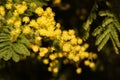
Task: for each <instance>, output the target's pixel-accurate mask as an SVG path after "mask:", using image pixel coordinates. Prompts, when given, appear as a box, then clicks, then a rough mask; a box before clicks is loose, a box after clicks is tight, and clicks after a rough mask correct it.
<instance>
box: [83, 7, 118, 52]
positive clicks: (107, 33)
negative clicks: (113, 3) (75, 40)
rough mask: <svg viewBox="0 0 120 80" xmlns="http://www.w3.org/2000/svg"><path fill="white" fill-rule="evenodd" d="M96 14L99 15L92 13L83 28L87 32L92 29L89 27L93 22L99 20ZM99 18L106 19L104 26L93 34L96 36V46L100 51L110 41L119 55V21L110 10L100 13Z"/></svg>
mask: <svg viewBox="0 0 120 80" xmlns="http://www.w3.org/2000/svg"><path fill="white" fill-rule="evenodd" d="M93 9H94V7H93ZM94 11H95V10H94ZM95 14H96V15H97V13H91V14H90V16H89V17H88V19H87V21H86V22H85V23H84V24H85V25H83V27H84V29H85V30H89V29H90V28H89V27H88V26H90V25H91V24H92V23H93V20H95V19H97V18H95V17H96V16H95ZM97 16H99V17H103V18H104V19H103V20H102V24H101V25H99V26H98V27H96V28H95V29H94V31H93V32H92V35H93V36H96V41H95V45H97V46H98V51H100V50H101V49H102V48H103V47H104V46H105V44H106V43H107V42H108V40H109V39H110V40H111V41H112V43H113V47H114V49H115V52H116V53H117V54H118V53H119V49H120V40H119V34H118V32H120V23H119V21H118V19H117V18H116V16H115V15H114V14H113V13H112V12H111V11H110V10H103V11H99V12H98V15H97ZM90 17H92V18H90ZM88 22H89V23H88ZM86 25H87V26H86ZM88 34H89V32H88ZM87 37H88V36H87Z"/></svg>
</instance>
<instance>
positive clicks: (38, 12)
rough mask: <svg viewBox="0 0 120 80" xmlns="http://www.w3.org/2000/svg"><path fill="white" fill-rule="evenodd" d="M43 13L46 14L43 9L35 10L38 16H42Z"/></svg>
mask: <svg viewBox="0 0 120 80" xmlns="http://www.w3.org/2000/svg"><path fill="white" fill-rule="evenodd" d="M43 12H44V10H43V8H41V7H38V8H36V10H35V13H36V14H37V15H38V16H41V15H42V14H43Z"/></svg>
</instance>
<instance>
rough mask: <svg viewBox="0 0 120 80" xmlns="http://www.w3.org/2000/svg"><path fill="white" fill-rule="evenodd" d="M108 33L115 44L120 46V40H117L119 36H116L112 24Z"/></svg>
mask: <svg viewBox="0 0 120 80" xmlns="http://www.w3.org/2000/svg"><path fill="white" fill-rule="evenodd" d="M110 35H111V36H112V38H113V40H114V42H115V44H116V46H118V47H119V48H120V41H119V37H118V34H117V30H116V29H115V27H114V25H113V26H111V32H110Z"/></svg>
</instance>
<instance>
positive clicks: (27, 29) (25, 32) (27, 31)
mask: <svg viewBox="0 0 120 80" xmlns="http://www.w3.org/2000/svg"><path fill="white" fill-rule="evenodd" d="M30 31H31V28H30V27H29V26H25V27H24V28H23V33H24V34H29V33H30Z"/></svg>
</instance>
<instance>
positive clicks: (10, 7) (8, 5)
mask: <svg viewBox="0 0 120 80" xmlns="http://www.w3.org/2000/svg"><path fill="white" fill-rule="evenodd" d="M12 5H13V4H12V3H10V2H9V3H7V4H6V5H5V7H6V8H7V9H12Z"/></svg>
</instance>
